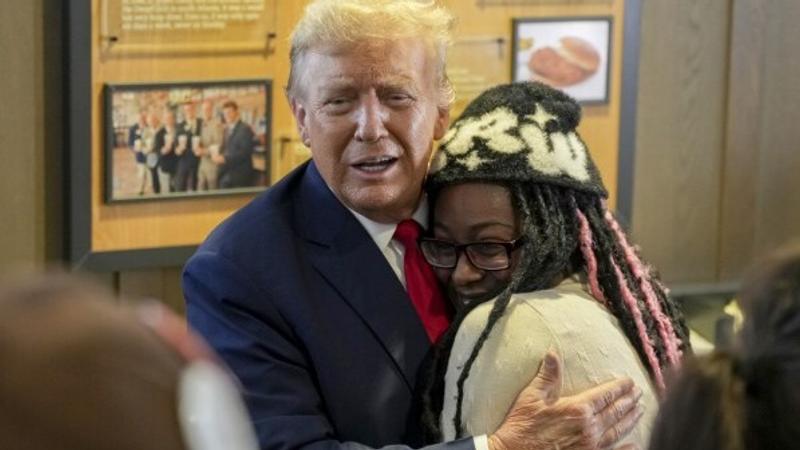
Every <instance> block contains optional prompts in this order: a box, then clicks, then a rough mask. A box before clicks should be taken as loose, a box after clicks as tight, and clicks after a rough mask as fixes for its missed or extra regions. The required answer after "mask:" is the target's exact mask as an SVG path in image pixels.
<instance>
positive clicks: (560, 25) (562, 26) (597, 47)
mask: <svg viewBox="0 0 800 450" xmlns="http://www.w3.org/2000/svg"><path fill="white" fill-rule="evenodd" d="M612 27H613V20H612V18H611V17H562V18H518V19H514V20H513V29H514V39H513V41H512V49H513V50H512V58H511V61H512V67H511V79H512V80H513V81H515V82H517V81H530V80H535V81H541V82H543V83H546V84H548V85H550V86H553V87H555V88H558V89H561V90H563V91H564V92H566V93H567V94H569V95H570V96H572V97H574V98H575V99H576V100H577V101H578V102H580V103H584V104H591V103H607V102H608V99H609V92H608V91H609V84H610V73H609V70H610V67H611V36H612V31H613V30H612Z"/></svg>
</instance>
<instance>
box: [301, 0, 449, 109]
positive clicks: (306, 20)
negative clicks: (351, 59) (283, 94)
mask: <svg viewBox="0 0 800 450" xmlns="http://www.w3.org/2000/svg"><path fill="white" fill-rule="evenodd" d="M454 24H455V18H454V17H453V15H452V14H450V12H449V11H447V10H446V9H445V8H444V7H441V6H439V5H438V4H437V2H436V1H435V0H431V1H422V0H316V1H313V2H311V3H310V4H309V5H308V6H307V7H306V10H305V14H304V15H303V17H302V18H301V19H300V22H298V24H297V26H295V28H294V31H293V32H292V37H291V45H292V46H291V51H290V54H289V58H290V62H291V66H290V69H289V83H288V86H287V88H286V91H287V94H288V96H289V97H290V98H292V97H296V95H297V93H298V92H297V82H298V72H300V69H299V68H300V67H301V66H302V60H303V56H304V54H305V52H307V51H308V50H309V49H311V48H312V47H316V46H321V45H333V46H340V45H353V44H356V43H359V42H370V41H375V40H382V41H386V40H394V39H402V38H408V37H415V38H420V39H422V40H423V41H424V42H425V43H426V44H428V46H429V47H430V48H432V49H433V50H434V52H435V56H436V62H437V73H438V78H439V89H440V106H442V107H447V106H449V105H450V103H452V101H453V99H454V97H455V95H454V92H453V87H452V85H451V83H450V80H449V79H448V78H447V69H446V57H447V47H448V46H449V45H450V43H451V36H450V33H451V30H452V29H453V26H454Z"/></svg>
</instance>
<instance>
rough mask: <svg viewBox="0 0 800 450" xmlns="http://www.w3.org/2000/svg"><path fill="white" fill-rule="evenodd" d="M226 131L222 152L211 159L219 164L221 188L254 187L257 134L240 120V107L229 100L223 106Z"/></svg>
mask: <svg viewBox="0 0 800 450" xmlns="http://www.w3.org/2000/svg"><path fill="white" fill-rule="evenodd" d="M222 115H223V116H224V117H225V131H224V132H223V136H222V152H221V153H220V154H218V155H214V156H212V157H211V159H212V160H213V161H214V162H215V163H217V164H219V175H218V176H219V187H220V188H236V187H250V186H252V185H253V176H254V172H253V146H254V139H255V134H253V130H252V129H251V128H250V126H249V125H247V124H246V123H244V122H242V121H241V120H240V118H239V105H237V104H236V102H234V101H233V100H229V101H227V102H225V103H224V104H223V105H222Z"/></svg>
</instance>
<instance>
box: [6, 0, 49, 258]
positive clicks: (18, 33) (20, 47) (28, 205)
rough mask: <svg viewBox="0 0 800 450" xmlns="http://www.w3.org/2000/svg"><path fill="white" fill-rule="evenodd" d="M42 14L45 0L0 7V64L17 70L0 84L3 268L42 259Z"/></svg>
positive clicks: (7, 4) (10, 73) (8, 74)
mask: <svg viewBox="0 0 800 450" xmlns="http://www.w3.org/2000/svg"><path fill="white" fill-rule="evenodd" d="M41 11H42V2H22V3H20V4H19V5H13V6H12V5H11V4H10V3H8V2H3V3H2V5H0V61H2V62H3V65H4V66H5V67H6V68H8V67H13V68H14V70H9V71H6V70H3V82H2V83H0V98H2V99H3V104H4V105H5V107H4V108H0V159H2V161H3V172H4V173H3V176H2V177H0V210H2V211H4V213H3V219H2V220H0V248H2V249H3V257H2V258H0V270H3V269H9V268H11V266H12V265H13V266H15V267H17V266H21V265H24V266H27V267H32V266H34V265H36V264H37V263H41V261H42V259H43V239H42V232H41V230H42V224H43V217H42V216H43V208H42V197H37V196H36V195H35V193H36V192H37V191H39V192H40V191H41V188H40V185H41V184H42V182H43V180H42V179H41V178H42V170H41V168H42V166H43V164H42V163H43V146H42V141H41V139H40V138H39V136H40V135H41V129H42V125H43V119H42V115H41V113H40V110H41V108H42V105H43V97H42V96H41V95H39V92H40V91H41V87H42V70H41V67H42V59H43V57H42V48H41V46H40V45H39V43H40V42H41V39H42V33H43V24H42V22H41V20H40V15H41ZM31 55H35V56H34V57H31Z"/></svg>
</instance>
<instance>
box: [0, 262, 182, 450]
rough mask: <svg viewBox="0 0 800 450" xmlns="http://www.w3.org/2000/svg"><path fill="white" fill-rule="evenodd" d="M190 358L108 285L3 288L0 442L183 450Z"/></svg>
mask: <svg viewBox="0 0 800 450" xmlns="http://www.w3.org/2000/svg"><path fill="white" fill-rule="evenodd" d="M182 365H183V361H182V359H181V358H180V357H179V356H178V354H177V353H175V352H174V351H172V350H171V349H169V348H168V346H166V345H165V344H164V342H163V341H162V340H161V339H159V338H158V337H157V336H156V335H155V334H154V333H152V332H151V331H150V330H149V329H148V328H146V327H145V326H144V325H142V324H141V323H140V322H139V321H138V320H136V317H135V315H134V313H133V311H131V310H130V309H129V308H124V307H121V306H120V305H118V304H115V299H114V297H113V296H112V294H111V293H110V292H108V291H106V290H104V289H102V288H99V287H97V286H95V285H94V284H90V283H87V282H83V281H76V280H74V279H72V278H69V277H67V276H64V275H50V276H47V277H41V278H36V279H32V280H30V279H29V280H24V281H18V282H15V283H13V284H9V285H6V286H5V287H3V288H0V368H1V369H0V372H1V373H2V376H0V405H2V407H0V448H3V449H12V448H13V449H15V450H27V449H45V448H58V449H64V450H73V449H74V450H78V449H81V450H101V449H102V450H105V449H108V450H111V449H114V450H126V449H130V450H134V449H143V448H148V449H164V450H179V449H184V448H185V447H184V442H183V438H182V436H181V428H180V425H179V420H178V414H177V401H178V391H177V389H178V383H179V373H180V370H181V367H182Z"/></svg>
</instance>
